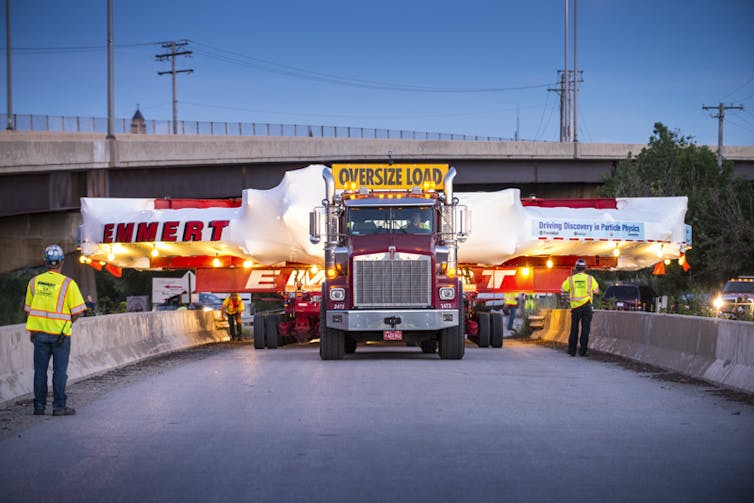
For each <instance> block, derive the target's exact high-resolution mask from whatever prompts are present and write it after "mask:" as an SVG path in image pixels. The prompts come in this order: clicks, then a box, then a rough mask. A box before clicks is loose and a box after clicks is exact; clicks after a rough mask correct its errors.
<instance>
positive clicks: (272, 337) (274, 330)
mask: <svg viewBox="0 0 754 503" xmlns="http://www.w3.org/2000/svg"><path fill="white" fill-rule="evenodd" d="M279 321H280V317H279V316H278V315H277V314H270V315H268V316H267V317H266V319H265V324H264V330H265V337H266V338H267V347H268V348H270V349H277V347H278V336H279V333H278V322H279Z"/></svg>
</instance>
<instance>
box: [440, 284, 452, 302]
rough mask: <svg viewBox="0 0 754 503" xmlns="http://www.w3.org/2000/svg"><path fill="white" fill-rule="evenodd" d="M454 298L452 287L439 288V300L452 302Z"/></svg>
mask: <svg viewBox="0 0 754 503" xmlns="http://www.w3.org/2000/svg"><path fill="white" fill-rule="evenodd" d="M455 298H456V289H455V288H453V287H452V286H444V287H442V288H440V299H441V300H453V299H455Z"/></svg>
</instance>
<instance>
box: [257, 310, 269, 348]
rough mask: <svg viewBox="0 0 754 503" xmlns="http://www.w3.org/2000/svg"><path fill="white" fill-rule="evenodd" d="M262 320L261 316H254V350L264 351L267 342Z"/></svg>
mask: <svg viewBox="0 0 754 503" xmlns="http://www.w3.org/2000/svg"><path fill="white" fill-rule="evenodd" d="M264 318H265V316H264V315H263V314H255V315H254V349H264V346H265V344H266V342H267V340H266V339H267V338H266V337H265V321H264Z"/></svg>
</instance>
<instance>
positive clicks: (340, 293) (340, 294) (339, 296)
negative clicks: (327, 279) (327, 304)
mask: <svg viewBox="0 0 754 503" xmlns="http://www.w3.org/2000/svg"><path fill="white" fill-rule="evenodd" d="M345 298H346V291H345V290H344V289H342V288H330V300H335V301H340V300H343V299H345Z"/></svg>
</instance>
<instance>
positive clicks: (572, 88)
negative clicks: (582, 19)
mask: <svg viewBox="0 0 754 503" xmlns="http://www.w3.org/2000/svg"><path fill="white" fill-rule="evenodd" d="M577 10H578V0H573V69H572V70H570V69H569V68H568V60H569V57H568V56H569V50H568V49H569V41H570V39H569V37H568V31H569V28H570V25H571V22H570V21H571V20H570V17H569V12H568V11H569V9H568V0H565V18H564V27H563V28H564V29H563V33H564V37H563V69H562V70H558V81H559V82H560V86H559V87H557V88H554V89H548V91H554V92H557V93H558V94H560V141H561V143H571V142H573V143H576V142H578V141H579V134H578V120H577V117H578V108H577V103H578V99H577V90H578V83H579V82H583V81H584V79H583V73H584V72H583V71H581V70H579V69H578V67H577V64H578V55H577V50H578V40H577V35H578V33H577V29H578V21H577V19H576V16H577V14H578V12H577Z"/></svg>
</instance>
